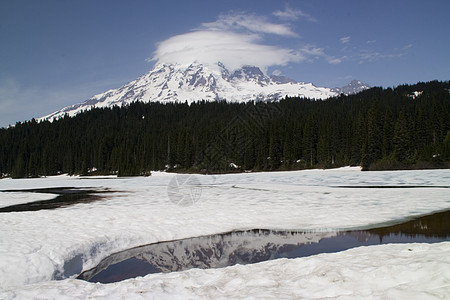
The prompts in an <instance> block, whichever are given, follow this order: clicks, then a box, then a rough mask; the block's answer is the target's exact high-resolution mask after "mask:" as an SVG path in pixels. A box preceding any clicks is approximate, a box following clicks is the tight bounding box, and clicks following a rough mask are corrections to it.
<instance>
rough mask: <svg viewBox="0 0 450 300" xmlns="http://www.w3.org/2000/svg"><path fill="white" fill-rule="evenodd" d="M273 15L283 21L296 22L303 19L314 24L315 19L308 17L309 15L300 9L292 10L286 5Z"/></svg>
mask: <svg viewBox="0 0 450 300" xmlns="http://www.w3.org/2000/svg"><path fill="white" fill-rule="evenodd" d="M273 15H274V16H276V17H278V18H280V19H285V20H298V19H300V18H305V19H306V20H308V21H311V22H316V19H315V18H313V17H312V16H310V15H309V14H307V13H304V12H303V11H301V10H300V9H293V8H291V7H289V6H288V5H286V7H285V8H284V10H277V11H275V12H273Z"/></svg>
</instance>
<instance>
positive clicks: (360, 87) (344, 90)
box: [332, 80, 370, 95]
mask: <svg viewBox="0 0 450 300" xmlns="http://www.w3.org/2000/svg"><path fill="white" fill-rule="evenodd" d="M367 89H370V85H368V84H366V83H363V82H362V81H360V80H352V81H350V83H349V84H347V85H346V86H343V87H340V88H334V89H332V91H333V92H336V93H337V94H344V95H351V94H357V93H359V92H362V91H364V90H367Z"/></svg>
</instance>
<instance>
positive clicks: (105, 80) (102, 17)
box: [0, 0, 450, 127]
mask: <svg viewBox="0 0 450 300" xmlns="http://www.w3.org/2000/svg"><path fill="white" fill-rule="evenodd" d="M449 12H450V1H448V0H423V1H417V0H409V1H407V0H387V1H384V0H383V1H374V0H373V1H363V0H352V1H350V0H348V1H346V0H342V1H338V0H323V1H322V0H316V1H302V0H298V1H293V0H287V1H273V0H270V1H267V0H257V1H246V0H239V1H235V0H222V1H215V0H208V1H206V0H196V1H186V0H183V1H181V0H179V1H174V0H161V1H154V0H133V1H125V0H123V1H113V0H95V1H92V0H88V1H85V0H77V1H73V0H39V1H35V0H14V1H12V0H0V126H2V127H4V126H8V125H9V124H15V123H16V122H17V121H24V120H28V119H31V118H33V117H41V116H44V115H47V114H49V113H51V112H54V111H56V110H58V109H60V108H62V107H64V106H67V105H71V104H75V103H79V102H82V101H84V100H86V99H88V98H90V97H91V96H93V95H95V94H98V93H101V92H104V91H106V90H108V89H112V88H118V87H120V86H122V85H123V84H125V83H127V82H129V81H131V80H134V79H136V78H137V77H139V76H141V75H142V74H144V73H145V72H147V71H149V70H150V69H151V68H152V67H153V65H154V64H155V63H157V62H173V61H175V60H184V61H186V60H190V59H200V60H201V59H204V60H206V61H212V60H215V59H220V60H221V61H224V62H225V64H226V65H228V67H230V68H234V67H239V66H240V65H242V64H246V63H247V64H255V65H259V66H261V67H262V68H264V69H265V71H266V72H267V73H269V74H272V73H276V74H278V73H280V74H283V75H286V76H288V77H291V78H293V79H295V80H297V81H304V82H312V83H314V84H315V85H317V86H326V87H340V86H343V85H345V84H347V83H348V82H350V81H351V80H352V79H359V80H361V81H363V82H365V83H368V84H370V85H371V86H383V87H389V86H396V85H399V84H403V83H416V82H418V81H429V80H434V79H437V80H449V79H450V54H449V53H450V34H449V32H450V17H449ZM244 50H245V51H244Z"/></svg>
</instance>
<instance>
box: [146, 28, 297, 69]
mask: <svg viewBox="0 0 450 300" xmlns="http://www.w3.org/2000/svg"><path fill="white" fill-rule="evenodd" d="M258 40H260V37H259V36H258V35H249V34H241V33H234V32H227V31H208V30H200V31H194V32H189V33H185V34H181V35H177V36H174V37H171V38H169V39H167V40H165V41H163V42H161V43H160V44H159V45H158V48H157V49H156V51H155V53H154V56H153V58H152V60H156V61H157V63H172V64H174V63H178V64H191V63H193V62H200V63H204V64H208V65H210V66H214V65H216V64H217V62H219V61H220V62H222V63H223V64H224V65H225V66H226V67H227V68H228V69H231V70H234V69H238V68H240V67H242V66H244V65H255V66H258V67H261V68H263V69H265V68H267V67H269V66H272V65H286V64H288V63H289V62H299V61H302V60H304V59H305V57H304V56H303V55H302V54H301V53H300V52H299V51H294V50H291V49H285V48H280V47H276V46H270V45H262V44H258V43H257V41H258Z"/></svg>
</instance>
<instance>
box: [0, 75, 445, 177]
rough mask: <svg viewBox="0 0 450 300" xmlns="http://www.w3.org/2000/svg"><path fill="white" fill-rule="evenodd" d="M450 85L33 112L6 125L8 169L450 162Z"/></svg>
mask: <svg viewBox="0 0 450 300" xmlns="http://www.w3.org/2000/svg"><path fill="white" fill-rule="evenodd" d="M415 91H420V92H421V94H420V95H418V93H416V94H414V92H415ZM449 91H450V83H449V81H445V82H439V81H432V82H428V83H418V84H415V85H402V86H398V87H396V88H387V89H383V88H378V87H377V88H371V89H369V90H366V91H363V92H361V93H359V94H356V95H349V96H345V95H341V96H338V97H334V98H330V99H327V100H314V99H306V98H299V97H286V98H285V99H283V100H280V101H274V102H247V103H229V102H225V101H218V102H206V101H198V102H196V103H192V104H190V105H188V104H187V103H165V104H162V103H141V102H135V103H132V104H130V105H128V106H126V107H113V108H93V109H91V110H88V111H85V112H83V113H80V114H78V115H76V116H74V117H69V116H65V117H63V118H60V119H58V120H55V121H53V122H49V121H42V122H37V121H36V120H34V119H33V120H31V121H26V122H18V123H17V124H16V125H15V126H13V127H9V128H2V129H0V174H2V176H12V177H15V178H20V177H34V176H47V175H55V174H63V173H68V174H82V175H87V174H118V175H119V176H132V175H148V174H150V172H151V171H152V170H169V171H183V172H202V173H215V172H231V171H245V170H253V171H266V170H267V171H268V170H295V169H305V168H332V167H340V166H347V165H361V166H362V168H363V169H364V170H381V169H405V168H406V169H408V168H448V167H450V164H449V161H450V116H449V114H450V93H449Z"/></svg>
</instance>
